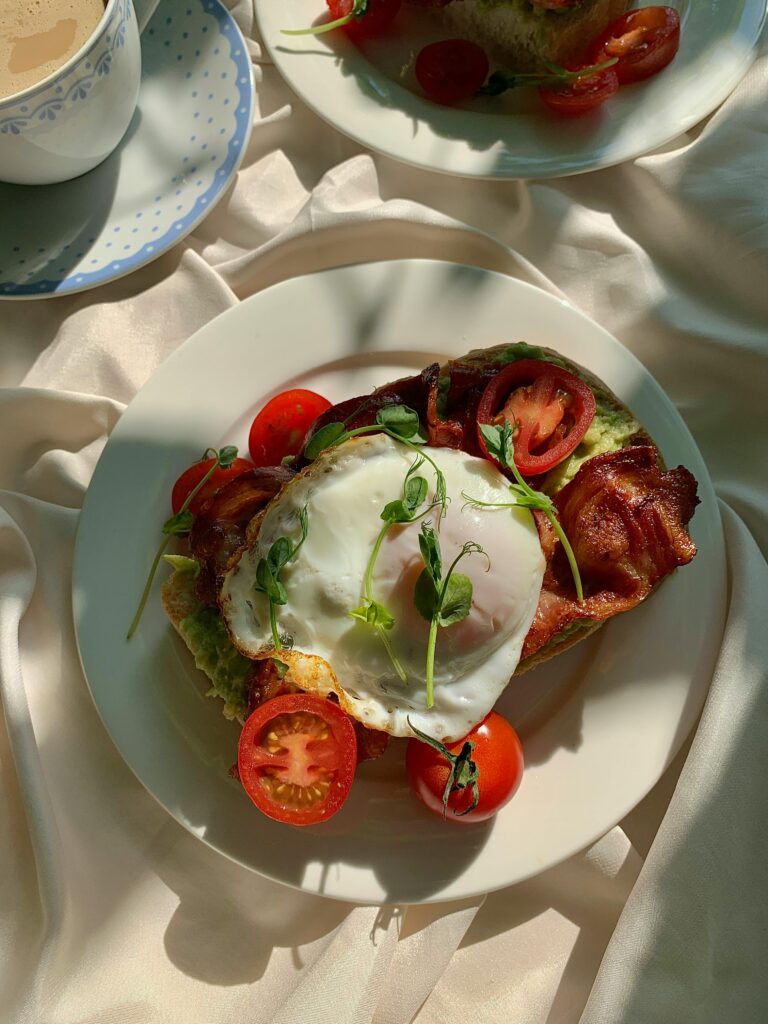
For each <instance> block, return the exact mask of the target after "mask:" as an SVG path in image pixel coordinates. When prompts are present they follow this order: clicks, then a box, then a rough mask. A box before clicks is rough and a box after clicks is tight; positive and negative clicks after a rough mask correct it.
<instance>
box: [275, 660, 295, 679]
mask: <svg viewBox="0 0 768 1024" xmlns="http://www.w3.org/2000/svg"><path fill="white" fill-rule="evenodd" d="M271 660H272V664H273V665H274V666H275V670H276V671H277V678H278V679H285V676H286V673H287V672H288V671H289V669H290V667H291V666H290V665H286V663H285V662H284V661H280V659H279V658H272V659H271Z"/></svg>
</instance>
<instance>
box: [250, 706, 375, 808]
mask: <svg viewBox="0 0 768 1024" xmlns="http://www.w3.org/2000/svg"><path fill="white" fill-rule="evenodd" d="M356 763H357V739H356V737H355V729H354V726H353V725H352V720H351V718H350V717H349V716H348V715H347V714H345V713H344V712H343V711H342V710H341V708H340V707H339V706H338V705H337V704H334V703H333V702H332V701H330V700H326V699H325V698H324V697H316V696H315V695H314V694H311V693H289V694H286V695H285V696H282V697H275V698H274V699H273V700H268V701H266V703H264V704H262V705H261V707H259V708H257V709H256V710H255V711H254V712H253V714H252V715H251V716H250V717H249V718H248V719H247V721H246V723H245V725H244V726H243V731H242V732H241V734H240V742H239V744H238V748H237V768H238V773H239V775H240V781H241V782H242V784H243V787H244V789H245V791H246V793H247V794H248V796H249V797H250V798H251V800H253V802H254V803H255V804H256V806H257V807H258V808H259V810H260V811H263V812H264V814H266V815H267V816H268V817H270V818H274V819H275V821H284V822H286V823H287V824H289V825H314V824H316V823H317V822H319V821H327V819H328V818H330V817H331V816H332V815H334V814H336V812H337V811H338V810H339V809H340V807H341V806H342V804H343V803H344V801H345V800H346V799H347V795H348V794H349V790H350V787H351V785H352V780H353V779H354V777H355V765H356Z"/></svg>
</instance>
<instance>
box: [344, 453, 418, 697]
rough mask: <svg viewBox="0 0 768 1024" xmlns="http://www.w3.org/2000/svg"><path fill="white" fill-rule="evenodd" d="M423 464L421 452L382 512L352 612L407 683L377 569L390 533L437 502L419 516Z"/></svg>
mask: <svg viewBox="0 0 768 1024" xmlns="http://www.w3.org/2000/svg"><path fill="white" fill-rule="evenodd" d="M423 465H424V456H423V454H421V453H420V454H419V456H418V458H417V459H416V460H415V461H414V462H413V464H412V466H411V468H410V469H409V470H408V472H407V473H406V475H405V480H404V481H403V495H402V497H401V498H399V499H398V500H397V501H390V502H389V503H388V504H387V505H385V506H384V508H383V509H382V512H381V519H382V520H383V521H384V525H383V526H382V528H381V530H379V534H378V536H377V537H376V542H375V543H374V545H373V550H372V551H371V556H370V558H369V559H368V565H367V566H366V570H365V576H364V577H363V603H362V604H361V605H360V607H359V608H354V609H353V610H352V611H351V612H348V614H349V615H351V616H352V618H353V619H359V620H360V621H361V622H365V623H366V624H367V625H369V626H372V627H373V628H375V629H376V631H377V633H378V634H379V636H380V637H381V642H382V643H383V644H384V647H385V648H386V651H387V654H388V655H389V659H390V661H391V662H392V665H393V667H394V669H395V672H397V675H398V677H399V678H400V681H401V682H403V683H404V682H406V680H407V676H406V673H405V669H404V668H403V666H402V665H401V664H400V661H399V660H398V657H397V655H396V654H395V652H394V650H393V648H392V644H391V643H390V640H389V637H388V636H387V633H386V631H387V630H390V629H392V627H393V626H394V624H395V619H394V616H393V615H392V614H391V613H390V612H389V611H388V610H387V609H386V608H385V607H384V605H383V604H381V603H380V602H379V601H376V600H375V599H374V596H373V569H374V566H375V565H376V559H377V558H378V557H379V552H380V551H381V545H382V543H383V542H384V538H385V537H386V535H387V533H388V532H389V530H390V529H391V528H392V527H393V526H394V525H395V524H396V523H412V522H413V521H414V520H415V519H417V518H421V516H424V515H426V514H427V513H428V512H429V511H431V509H432V508H433V507H434V503H433V504H432V505H429V506H428V507H427V508H426V509H424V510H423V511H422V512H421V513H419V514H418V515H417V512H418V509H419V508H420V507H421V505H423V504H424V501H425V499H426V497H427V490H428V485H427V481H426V480H425V479H424V477H423V476H416V473H418V471H419V469H421V467H422V466H423Z"/></svg>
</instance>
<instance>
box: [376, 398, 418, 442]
mask: <svg viewBox="0 0 768 1024" xmlns="http://www.w3.org/2000/svg"><path fill="white" fill-rule="evenodd" d="M376 422H377V423H378V425H379V426H380V427H386V428H387V430H388V431H389V432H390V433H392V434H394V435H395V436H396V437H399V438H402V439H403V440H406V441H410V440H412V439H413V438H414V437H417V436H418V434H419V429H420V427H421V422H420V420H419V414H418V413H417V412H416V411H415V410H414V409H411V408H409V406H407V405H385V406H383V407H382V408H381V409H379V411H378V412H377V413H376Z"/></svg>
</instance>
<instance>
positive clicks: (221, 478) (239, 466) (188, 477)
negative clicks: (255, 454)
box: [171, 459, 253, 516]
mask: <svg viewBox="0 0 768 1024" xmlns="http://www.w3.org/2000/svg"><path fill="white" fill-rule="evenodd" d="M215 461H216V460H215V459H201V460H200V462H193V463H192V465H191V466H190V467H189V469H185V470H184V472H183V473H182V474H181V476H180V477H179V479H178V480H177V481H176V483H175V484H174V485H173V491H172V492H171V508H172V509H173V514H174V515H176V513H177V512H179V510H180V509H181V506H182V505H183V504H184V502H185V501H186V500H187V495H188V494H189V492H190V491H193V490H194V489H195V487H197V485H198V484H199V483H200V481H201V480H202V479H203V477H204V476H205V474H206V473H207V472H208V470H209V469H210V468H211V466H212V465H213V464H214V462H215ZM247 469H253V464H252V463H251V462H249V461H248V460H247V459H235V461H234V462H233V463H232V465H231V466H229V467H228V468H227V469H222V468H221V467H219V468H218V469H217V470H216V471H215V472H214V473H213V474H212V475H211V479H210V480H208V481H206V483H204V484H203V486H202V487H201V488H200V490H199V491H198V492H197V494H196V495H195V496H194V498H193V499H192V502H191V503H190V506H189V511H190V512H191V513H192V515H193V516H196V515H197V513H198V512H199V511H200V509H201V508H202V506H203V505H204V504H205V502H206V501H207V500H208V499H209V498H211V497H212V496H213V495H214V494H215V493H216V491H218V490H219V489H220V488H221V487H223V486H224V484H228V483H229V481H230V480H234V479H235V477H237V476H240V474H241V473H245V471H246V470H247Z"/></svg>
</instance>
